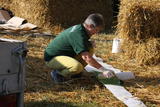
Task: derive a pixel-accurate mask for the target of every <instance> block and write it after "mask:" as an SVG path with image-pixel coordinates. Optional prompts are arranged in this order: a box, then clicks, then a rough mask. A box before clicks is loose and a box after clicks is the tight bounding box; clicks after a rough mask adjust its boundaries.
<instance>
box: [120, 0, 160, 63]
mask: <svg viewBox="0 0 160 107" xmlns="http://www.w3.org/2000/svg"><path fill="white" fill-rule="evenodd" d="M117 34H118V36H119V37H120V38H123V40H124V41H123V43H122V49H123V51H124V54H123V58H126V59H132V61H135V62H136V63H137V64H139V65H154V64H158V63H159V62H160V1H159V0H139V1H137V0H122V1H121V6H120V13H119V16H118V25H117Z"/></svg>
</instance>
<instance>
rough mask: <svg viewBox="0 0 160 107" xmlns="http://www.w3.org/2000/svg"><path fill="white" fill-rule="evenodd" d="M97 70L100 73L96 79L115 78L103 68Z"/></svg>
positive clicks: (109, 71) (111, 72) (112, 73)
mask: <svg viewBox="0 0 160 107" xmlns="http://www.w3.org/2000/svg"><path fill="white" fill-rule="evenodd" d="M99 70H100V71H101V73H100V74H99V75H98V78H101V79H105V78H111V77H114V76H115V74H114V72H113V71H111V70H107V69H105V68H104V67H101V68H99Z"/></svg>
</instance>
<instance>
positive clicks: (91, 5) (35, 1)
mask: <svg viewBox="0 0 160 107" xmlns="http://www.w3.org/2000/svg"><path fill="white" fill-rule="evenodd" d="M0 1H5V0H0ZM7 2H8V3H9V0H8V1H7ZM6 4H7V3H6ZM9 4H10V6H9V9H10V10H12V11H13V12H14V13H15V15H16V16H19V17H23V18H25V19H27V20H28V21H29V22H31V23H33V24H36V25H38V26H40V27H43V28H48V29H49V30H51V31H52V32H55V30H58V31H59V30H62V29H63V28H66V27H69V26H71V25H74V24H79V23H81V22H82V21H83V20H84V19H85V18H86V16H88V15H89V14H91V13H97V12H98V13H101V14H103V15H104V17H105V23H106V29H109V28H110V27H111V24H112V23H111V21H112V13H113V12H112V0H12V2H11V3H9ZM0 5H2V6H3V5H4V3H3V4H2V3H1V2H0ZM56 32H57V31H56Z"/></svg>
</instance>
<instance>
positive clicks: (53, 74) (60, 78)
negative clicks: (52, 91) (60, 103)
mask: <svg viewBox="0 0 160 107" xmlns="http://www.w3.org/2000/svg"><path fill="white" fill-rule="evenodd" d="M58 72H59V71H58V70H53V71H52V72H51V78H52V80H53V81H54V83H56V84H59V83H62V82H65V78H64V77H63V76H62V75H60V74H58Z"/></svg>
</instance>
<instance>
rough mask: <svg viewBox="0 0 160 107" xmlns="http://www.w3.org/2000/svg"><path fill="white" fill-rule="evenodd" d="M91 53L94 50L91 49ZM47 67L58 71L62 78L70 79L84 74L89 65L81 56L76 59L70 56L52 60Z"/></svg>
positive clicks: (57, 57) (47, 63)
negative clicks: (85, 67)
mask: <svg viewBox="0 0 160 107" xmlns="http://www.w3.org/2000/svg"><path fill="white" fill-rule="evenodd" d="M90 53H93V49H90ZM46 65H47V66H48V67H50V68H52V69H55V70H58V71H59V73H60V74H61V75H62V76H64V77H70V76H72V75H75V74H79V73H80V72H82V71H83V70H84V66H86V65H87V63H86V62H85V61H84V60H83V59H82V58H81V56H80V55H77V56H76V57H75V58H72V57H69V56H56V57H54V58H52V60H51V61H49V62H46Z"/></svg>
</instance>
